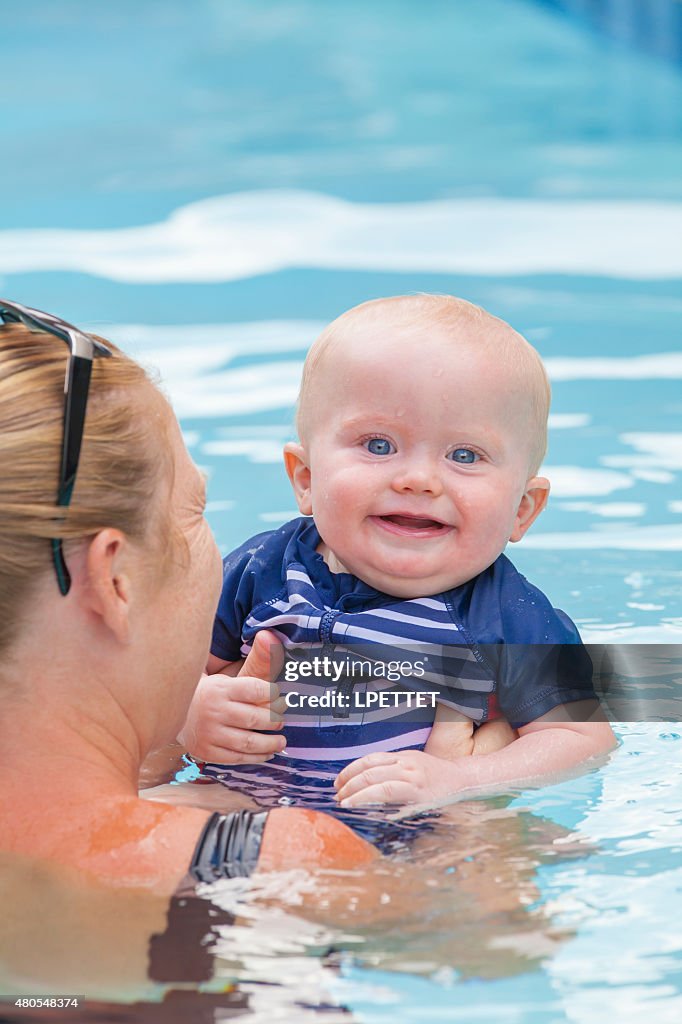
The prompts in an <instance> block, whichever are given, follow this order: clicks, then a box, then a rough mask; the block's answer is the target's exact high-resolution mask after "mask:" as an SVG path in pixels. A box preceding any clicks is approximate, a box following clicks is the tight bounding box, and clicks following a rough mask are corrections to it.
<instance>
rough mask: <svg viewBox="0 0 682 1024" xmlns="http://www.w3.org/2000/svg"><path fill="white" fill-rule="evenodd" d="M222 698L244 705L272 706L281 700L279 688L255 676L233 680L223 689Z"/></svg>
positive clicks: (275, 684)
mask: <svg viewBox="0 0 682 1024" xmlns="http://www.w3.org/2000/svg"><path fill="white" fill-rule="evenodd" d="M221 698H222V699H223V700H225V701H230V702H231V701H236V702H237V703H240V702H241V703H244V704H264V705H266V706H267V705H269V704H272V703H273V701H276V700H278V699H279V686H278V685H277V683H269V682H268V681H267V679H260V678H258V677H254V676H246V677H244V678H240V677H239V676H237V677H236V678H235V679H231V680H230V681H229V683H227V684H226V685H225V686H224V687H223V688H221Z"/></svg>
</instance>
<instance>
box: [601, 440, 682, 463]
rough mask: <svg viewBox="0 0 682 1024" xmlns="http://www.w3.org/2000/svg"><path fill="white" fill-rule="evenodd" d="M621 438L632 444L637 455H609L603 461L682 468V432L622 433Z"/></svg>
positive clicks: (624, 442) (623, 441) (624, 441)
mask: <svg viewBox="0 0 682 1024" xmlns="http://www.w3.org/2000/svg"><path fill="white" fill-rule="evenodd" d="M619 440H620V441H621V442H622V443H623V444H627V445H630V446H631V447H632V448H634V450H635V452H636V453H637V454H635V455H609V456H605V457H604V458H602V460H601V461H602V463H603V464H604V465H609V466H635V467H639V468H644V469H645V470H646V469H682V434H680V433H669V434H659V433H643V432H642V433H636V434H635V433H632V434H621V435H620V437H619ZM607 460H608V461H607Z"/></svg>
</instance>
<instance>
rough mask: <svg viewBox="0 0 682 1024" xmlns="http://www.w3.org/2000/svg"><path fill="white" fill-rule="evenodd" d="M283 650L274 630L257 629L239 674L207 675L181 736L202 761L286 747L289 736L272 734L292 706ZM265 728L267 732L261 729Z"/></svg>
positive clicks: (267, 754)
mask: <svg viewBox="0 0 682 1024" xmlns="http://www.w3.org/2000/svg"><path fill="white" fill-rule="evenodd" d="M282 662H283V650H282V647H281V645H280V643H279V641H277V640H275V638H274V637H273V636H272V634H270V633H268V632H266V631H264V632H261V633H257V634H256V637H255V639H254V642H253V647H252V648H251V651H250V652H249V655H248V657H247V658H246V661H245V662H244V664H243V665H242V667H241V669H240V670H239V674H238V675H237V676H236V677H234V678H233V677H232V676H229V675H223V674H222V673H220V672H219V673H217V674H216V675H210V676H207V675H205V676H202V677H201V680H200V682H199V685H198V687H197V689H196V692H195V694H194V697H193V698H192V704H191V706H190V709H189V712H188V714H187V720H186V722H185V724H184V726H183V728H182V732H181V733H180V734H179V736H178V740H179V741H180V743H182V744H183V745H184V747H185V749H186V750H187V751H188V752H189V753H190V754H191V755H192V756H193V757H195V758H197V760H199V761H212V762H214V763H216V764H254V763H258V762H259V761H269V760H270V759H271V758H272V757H273V756H274V754H276V753H278V752H279V751H281V750H283V749H284V747H285V746H286V740H285V738H284V737H283V736H278V735H268V733H271V732H276V731H277V730H279V729H281V728H282V716H283V714H284V712H285V710H286V707H285V703H284V698H283V697H280V695H279V687H278V686H277V685H276V683H273V682H269V679H276V678H277V675H278V674H279V670H280V668H281V666H282ZM260 729H265V730H267V732H266V733H263V732H257V731H255V730H260Z"/></svg>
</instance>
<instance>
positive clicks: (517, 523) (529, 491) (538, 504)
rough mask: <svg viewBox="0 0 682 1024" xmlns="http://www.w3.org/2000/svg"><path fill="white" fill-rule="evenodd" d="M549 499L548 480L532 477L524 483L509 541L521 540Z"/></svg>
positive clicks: (541, 477)
mask: <svg viewBox="0 0 682 1024" xmlns="http://www.w3.org/2000/svg"><path fill="white" fill-rule="evenodd" d="M548 498H549V480H548V479H547V478H546V477H544V476H533V477H531V478H530V480H528V482H527V483H526V486H525V489H524V492H523V495H522V496H521V501H520V502H519V507H518V509H517V511H516V519H515V520H514V528H513V530H512V532H511V534H510V537H509V540H511V541H517V540H521V538H522V537H523V535H524V533H525V532H526V530H528V529H529V528H530V527H531V526H532V525H533V523H534V522H535V520H536V519H537V517H538V516H539V515H540V513H541V512H542V510H543V508H544V507H545V505H546V504H547V499H548Z"/></svg>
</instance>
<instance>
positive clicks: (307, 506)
mask: <svg viewBox="0 0 682 1024" xmlns="http://www.w3.org/2000/svg"><path fill="white" fill-rule="evenodd" d="M284 465H285V467H286V471H287V475H288V477H289V479H290V480H291V486H292V487H293V489H294V494H295V495H296V504H297V505H298V509H299V512H300V513H301V515H304V516H311V515H312V514H313V499H312V495H311V492H310V465H309V460H308V453H307V451H306V449H305V446H304V445H302V444H299V442H298V441H288V442H287V443H286V444H285V445H284Z"/></svg>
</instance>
